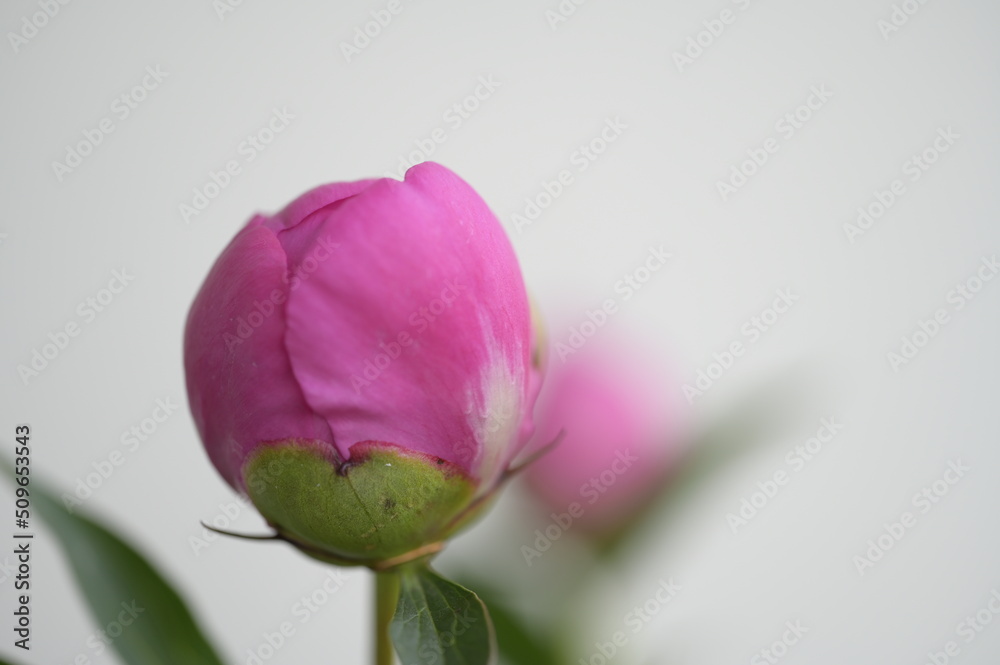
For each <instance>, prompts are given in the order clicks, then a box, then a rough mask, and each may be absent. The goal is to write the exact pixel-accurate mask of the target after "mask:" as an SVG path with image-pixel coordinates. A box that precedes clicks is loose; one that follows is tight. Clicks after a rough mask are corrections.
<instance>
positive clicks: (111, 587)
mask: <svg viewBox="0 0 1000 665" xmlns="http://www.w3.org/2000/svg"><path fill="white" fill-rule="evenodd" d="M0 468H2V469H3V471H5V472H6V473H7V475H8V476H11V475H12V470H11V468H10V466H9V464H8V463H7V462H6V461H0ZM30 492H31V512H32V517H34V515H36V514H37V515H40V516H41V518H42V520H44V521H45V523H46V524H47V525H48V526H49V527H50V528H51V529H52V532H53V533H54V534H55V536H56V538H57V539H58V540H59V543H60V544H61V545H62V548H63V551H64V552H65V553H66V556H67V557H68V558H69V560H70V563H71V564H72V568H73V573H74V574H75V576H76V581H77V583H78V584H79V586H80V588H81V590H82V591H83V595H84V598H85V599H86V601H87V604H88V605H89V606H90V610H91V614H92V616H93V618H94V619H95V620H96V621H97V624H98V626H99V628H100V630H101V631H103V634H105V635H107V636H108V639H112V640H113V641H112V645H113V646H114V648H115V649H116V650H117V651H118V653H119V655H120V656H121V658H122V661H123V662H125V663H127V664H128V665H177V664H178V663H184V665H221V663H222V661H220V660H219V658H218V656H217V655H216V654H215V651H214V650H213V649H212V647H211V646H210V645H209V643H208V641H207V640H206V639H205V636H204V635H202V633H201V631H200V630H199V628H198V626H197V624H196V623H195V621H194V619H193V618H192V616H191V613H190V612H189V611H188V609H187V607H186V606H185V604H184V601H183V600H181V598H180V597H179V596H178V595H177V593H176V592H175V591H174V590H173V588H172V587H171V586H170V585H169V584H168V583H167V582H166V580H164V579H163V577H161V576H160V574H159V573H158V572H157V571H156V570H155V569H154V568H153V567H152V566H151V565H150V564H149V563H148V562H147V561H146V560H145V559H144V558H143V557H142V555H141V554H139V553H138V552H136V550H134V549H133V548H132V547H131V546H129V545H128V544H127V543H126V542H124V541H123V540H122V539H120V538H119V537H118V536H116V535H115V534H114V533H112V532H111V531H109V530H108V529H107V528H105V527H104V526H101V525H100V524H99V523H97V522H96V521H94V520H92V519H89V518H87V517H84V516H82V515H74V514H71V513H69V512H68V511H67V510H66V509H65V508H64V507H63V506H62V504H61V503H60V502H59V500H58V499H56V498H55V496H54V495H53V494H51V493H50V492H49V491H47V490H46V489H45V488H44V487H43V486H42V485H41V484H40V483H39V482H38V480H37V479H36V478H35V477H34V476H33V477H32V480H31V485H30ZM36 540H37V538H36V539H32V540H30V541H26V542H30V543H34V542H35V541H36Z"/></svg>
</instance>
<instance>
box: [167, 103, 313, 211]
mask: <svg viewBox="0 0 1000 665" xmlns="http://www.w3.org/2000/svg"><path fill="white" fill-rule="evenodd" d="M294 119H295V116H294V115H293V114H292V113H289V111H288V109H287V108H285V107H282V108H280V109H279V108H277V107H275V108H273V109H272V110H271V116H270V117H269V118H268V119H267V120H266V121H265V122H264V124H263V125H261V127H260V129H258V130H257V131H255V132H254V133H252V134H247V137H246V138H245V139H243V140H242V141H240V144H239V145H238V146H236V156H235V157H233V158H232V159H229V160H226V163H225V164H223V165H222V168H220V169H219V170H218V171H216V170H214V169H212V170H210V171H209V172H208V178H207V179H206V180H205V181H204V183H203V184H201V185H198V186H196V187H195V188H194V189H192V190H191V200H190V201H189V202H188V201H185V202H184V203H181V204H180V205H179V206H178V211H179V212H180V215H181V219H182V220H184V223H185V224H190V223H191V220H192V219H193V218H194V217H197V216H198V215H200V214H201V213H203V212H204V211H205V210H206V209H207V208H208V206H209V205H211V203H212V201H214V200H215V199H217V198H218V197H219V195H220V194H222V192H223V191H225V189H226V188H227V187H229V185H231V184H232V183H233V179H234V178H236V177H237V176H238V175H240V174H241V173H243V167H245V166H246V165H247V164H250V163H251V162H253V161H254V160H255V159H257V157H258V156H260V154H261V153H262V152H264V151H265V150H267V148H268V147H269V146H270V145H271V144H272V143H273V142H274V140H275V139H276V138H277V137H278V136H279V135H280V134H281V133H282V132H284V131H285V130H286V129H288V127H289V125H291V122H292V120H294Z"/></svg>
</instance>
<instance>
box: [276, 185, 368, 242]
mask: <svg viewBox="0 0 1000 665" xmlns="http://www.w3.org/2000/svg"><path fill="white" fill-rule="evenodd" d="M374 182H377V180H376V179H368V180H355V181H354V182H334V183H330V184H328V185H320V186H319V187H314V188H313V189H310V190H309V191H308V192H306V193H305V194H303V195H302V196H300V197H298V198H297V199H295V200H294V201H292V202H291V203H289V204H288V205H287V206H285V208H284V210H282V211H281V212H279V213H278V214H277V215H274V216H273V217H270V218H262V223H263V224H264V226H266V227H268V228H269V229H271V230H273V231H274V232H275V233H277V232H278V231H281V230H283V229H287V228H291V227H293V226H295V225H296V224H298V223H299V222H301V221H302V220H303V219H305V218H306V217H308V216H309V215H311V214H313V213H314V212H316V211H317V210H320V209H321V208H325V207H327V206H330V205H333V204H336V203H339V202H341V201H343V200H344V199H347V198H350V197H352V196H354V195H355V194H358V193H360V192H362V191H364V190H365V189H367V188H368V187H369V186H371V184H372V183H374Z"/></svg>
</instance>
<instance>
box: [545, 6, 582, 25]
mask: <svg viewBox="0 0 1000 665" xmlns="http://www.w3.org/2000/svg"><path fill="white" fill-rule="evenodd" d="M586 3H587V0H559V4H558V5H556V6H555V8H554V9H546V10H545V21H546V22H547V23H548V24H549V28H550V29H551V30H552V32H555V31H556V30H558V29H559V26H560V25H561V24H563V23H565V22H566V21H568V20H569V19H570V18H572V17H573V16H574V15H575V14H576V10H577V8H578V7H580V6H582V5H585V4H586Z"/></svg>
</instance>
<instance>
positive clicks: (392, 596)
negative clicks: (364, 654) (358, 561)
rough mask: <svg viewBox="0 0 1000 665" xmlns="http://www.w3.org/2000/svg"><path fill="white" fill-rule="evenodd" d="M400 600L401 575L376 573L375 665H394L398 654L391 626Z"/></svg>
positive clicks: (391, 572)
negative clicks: (393, 643) (390, 634)
mask: <svg viewBox="0 0 1000 665" xmlns="http://www.w3.org/2000/svg"><path fill="white" fill-rule="evenodd" d="M398 598H399V573H397V572H394V571H389V572H384V573H375V665H393V663H395V662H396V657H395V654H396V652H395V651H394V650H393V648H392V638H391V637H390V636H389V624H391V623H392V615H393V614H395V613H396V601H397V599H398Z"/></svg>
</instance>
